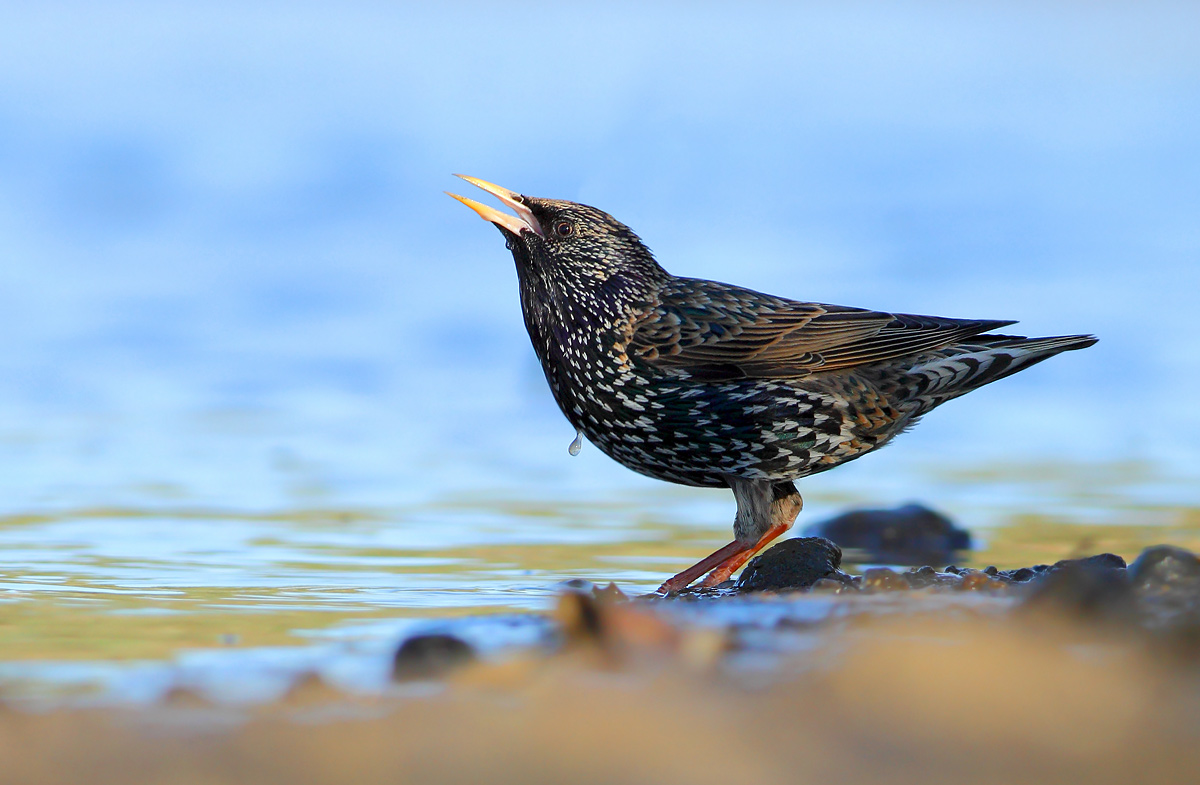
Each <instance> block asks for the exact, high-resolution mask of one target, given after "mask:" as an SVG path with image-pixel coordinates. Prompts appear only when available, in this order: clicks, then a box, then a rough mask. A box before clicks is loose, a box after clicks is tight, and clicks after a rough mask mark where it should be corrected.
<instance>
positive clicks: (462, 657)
mask: <svg viewBox="0 0 1200 785" xmlns="http://www.w3.org/2000/svg"><path fill="white" fill-rule="evenodd" d="M475 659H476V655H475V649H474V648H472V647H471V644H469V643H467V642H466V641H464V640H462V639H461V638H456V637H454V636H453V635H441V634H435V635H417V636H414V637H412V638H409V639H408V640H406V641H405V642H404V643H403V644H401V646H400V648H399V650H397V651H396V656H395V659H393V661H392V678H394V679H395V680H396V681H415V680H424V679H438V678H441V677H443V676H445V675H446V674H447V673H449V672H450V671H452V670H454V669H455V668H458V667H461V666H463V665H466V664H467V663H470V662H473V661H474V660H475Z"/></svg>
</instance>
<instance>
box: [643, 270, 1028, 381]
mask: <svg viewBox="0 0 1200 785" xmlns="http://www.w3.org/2000/svg"><path fill="white" fill-rule="evenodd" d="M1012 323H1013V322H1011V321H989V320H980V319H974V320H967V319H946V318H941V317H935V316H913V315H909V314H891V313H882V312H879V311H869V310H864V309H861V308H846V307H843V306H837V305H822V304H819V303H801V302H796V301H794V300H787V299H784V298H781V297H774V296H771V295H767V294H762V293H760V292H755V291H751V290H749V289H742V288H740V287H736V286H728V285H726V284H720V283H715V282H713V281H703V280H698V279H694V278H678V279H676V280H675V281H673V282H672V284H671V285H670V286H669V287H668V288H667V289H665V290H663V292H661V294H660V302H659V303H658V305H657V306H656V307H655V308H653V309H651V310H650V311H649V312H648V313H647V314H645V316H644V317H643V318H642V319H639V320H638V322H637V323H636V324H635V325H634V332H633V336H632V338H631V339H630V342H629V346H628V352H629V354H630V355H631V356H632V357H634V358H638V359H640V360H642V361H643V362H647V363H649V364H652V365H655V366H657V367H660V368H663V369H676V370H681V371H686V372H688V373H689V374H691V375H692V377H693V378H699V379H709V380H723V379H736V378H772V377H780V378H785V377H796V376H806V375H808V374H811V373H816V372H820V371H832V370H838V369H841V368H850V367H854V366H857V365H867V364H870V363H876V362H883V361H886V360H892V359H895V358H898V357H904V356H906V355H912V354H920V353H921V352H925V351H928V350H931V349H937V348H940V347H943V346H947V345H949V344H952V343H955V342H956V341H960V340H963V339H964V338H969V337H971V336H973V335H979V334H981V333H985V332H988V331H989V330H995V329H997V328H999V327H1003V326H1005V325H1009V324H1012Z"/></svg>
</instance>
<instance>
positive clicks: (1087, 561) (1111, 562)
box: [1034, 553, 1125, 570]
mask: <svg viewBox="0 0 1200 785" xmlns="http://www.w3.org/2000/svg"><path fill="white" fill-rule="evenodd" d="M1039 566H1042V567H1045V565H1039ZM1071 566H1077V567H1098V568H1101V569H1107V570H1123V569H1125V560H1124V559H1122V558H1121V557H1120V556H1118V555H1117V554H1115V553H1097V554H1096V555H1095V556H1088V557H1086V558H1083V559H1063V560H1062V561H1057V562H1055V563H1054V566H1053V567H1047V568H1046V569H1047V570H1061V569H1062V568H1064V567H1071ZM1034 569H1035V570H1036V569H1037V567H1034Z"/></svg>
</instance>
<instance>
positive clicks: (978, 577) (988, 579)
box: [958, 569, 1007, 592]
mask: <svg viewBox="0 0 1200 785" xmlns="http://www.w3.org/2000/svg"><path fill="white" fill-rule="evenodd" d="M958 576H959V579H960V583H959V584H958V589H959V590H961V591H993V592H994V591H1003V590H1004V588H1005V586H1006V585H1007V584H1005V582H1004V581H1002V580H998V579H997V578H993V577H992V576H991V575H988V574H987V573H986V572H984V571H983V570H969V569H968V570H962V571H961V572H959V573H958Z"/></svg>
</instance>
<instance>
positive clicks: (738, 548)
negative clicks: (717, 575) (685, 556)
mask: <svg viewBox="0 0 1200 785" xmlns="http://www.w3.org/2000/svg"><path fill="white" fill-rule="evenodd" d="M748 548H750V546H749V545H747V544H746V543H744V542H739V541H738V540H734V541H733V542H731V543H729V544H728V545H726V546H725V547H724V548H721V549H720V550H719V551H716V552H715V553H713V554H712V555H710V556H708V557H706V558H704V559H702V560H700V561H699V562H697V563H696V564H693V565H692V566H691V567H688V568H687V569H686V570H684V571H683V572H681V573H679V574H678V575H675V576H674V577H672V578H669V579H668V580H667V582H666V583H664V584H663V585H662V586H659V587H658V591H657V592H656V593H657V594H678V593H679V592H681V591H683V590H684V589H686V588H687V587H688V586H690V585H691V583H692V581H694V580H696V579H697V578H699V577H700V576H701V575H703V574H704V573H706V572H709V571H710V570H712V569H714V568H718V567H720V566H721V565H722V564H724V563H725V562H727V561H729V560H730V559H732V558H735V557H736V556H737V555H738V554H739V553H741V552H742V551H745V550H747V549H748Z"/></svg>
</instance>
